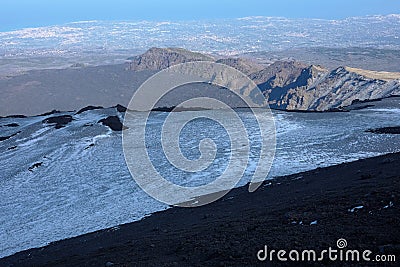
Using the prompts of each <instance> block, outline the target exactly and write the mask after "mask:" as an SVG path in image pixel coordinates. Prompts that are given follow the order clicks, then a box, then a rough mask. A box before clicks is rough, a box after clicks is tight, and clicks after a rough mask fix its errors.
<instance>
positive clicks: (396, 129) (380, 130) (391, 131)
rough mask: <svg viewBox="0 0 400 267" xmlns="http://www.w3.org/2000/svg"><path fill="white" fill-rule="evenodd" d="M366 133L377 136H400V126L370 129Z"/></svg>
mask: <svg viewBox="0 0 400 267" xmlns="http://www.w3.org/2000/svg"><path fill="white" fill-rule="evenodd" d="M366 132H367V133H375V134H400V126H394V127H383V128H377V129H369V130H366Z"/></svg>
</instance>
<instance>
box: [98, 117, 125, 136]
mask: <svg viewBox="0 0 400 267" xmlns="http://www.w3.org/2000/svg"><path fill="white" fill-rule="evenodd" d="M98 122H99V123H101V124H103V125H105V126H108V127H110V129H111V130H113V131H117V132H120V131H122V130H125V129H127V127H126V126H124V125H123V124H122V122H121V121H120V119H119V117H118V116H110V117H107V118H104V119H101V120H99V121H98Z"/></svg>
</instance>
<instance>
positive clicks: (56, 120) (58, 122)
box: [42, 115, 73, 129]
mask: <svg viewBox="0 0 400 267" xmlns="http://www.w3.org/2000/svg"><path fill="white" fill-rule="evenodd" d="M72 120H73V118H72V116H71V115H61V116H55V117H50V118H47V119H44V120H43V121H42V122H43V123H46V124H54V127H55V128H56V129H60V128H63V127H65V125H67V124H68V123H70V122H71V121H72Z"/></svg>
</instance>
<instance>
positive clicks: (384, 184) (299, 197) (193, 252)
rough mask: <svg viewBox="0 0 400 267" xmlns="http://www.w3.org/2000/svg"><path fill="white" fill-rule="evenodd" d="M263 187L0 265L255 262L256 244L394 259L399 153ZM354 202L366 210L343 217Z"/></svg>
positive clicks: (398, 245) (398, 251)
mask: <svg viewBox="0 0 400 267" xmlns="http://www.w3.org/2000/svg"><path fill="white" fill-rule="evenodd" d="M268 184H269V182H265V183H264V186H262V187H261V188H260V189H258V190H257V191H256V192H254V193H248V191H247V187H242V188H238V189H235V190H233V191H231V192H230V193H229V194H228V195H227V196H225V197H224V198H223V199H221V200H219V201H217V202H214V203H212V204H210V205H206V206H203V207H200V208H173V209H169V210H166V211H163V212H158V213H155V214H153V215H152V216H149V217H147V218H145V219H143V220H141V221H139V222H134V223H131V224H127V225H122V226H120V228H119V229H108V230H103V231H99V232H95V233H91V234H87V235H83V236H80V237H77V238H72V239H68V240H64V241H60V242H56V243H52V244H50V245H49V246H47V247H44V248H40V249H32V250H28V251H25V252H21V253H17V254H15V255H13V256H11V257H8V258H4V259H1V260H0V266H83V265H85V266H254V265H258V264H260V262H257V260H256V253H257V251H258V250H260V249H262V248H263V247H264V245H268V246H269V248H270V249H286V250H291V249H298V250H301V249H316V250H319V251H321V250H323V249H328V247H329V246H331V247H333V248H336V241H337V240H338V239H339V238H345V239H346V240H347V243H348V247H347V248H348V249H360V250H362V251H363V250H366V249H369V250H372V251H373V252H374V253H380V252H383V253H385V254H394V255H396V257H397V260H400V206H399V205H400V153H398V154H390V155H386V156H381V157H377V158H371V159H365V160H360V161H357V162H353V163H348V164H342V165H338V166H333V167H329V168H324V169H317V170H313V171H309V172H305V173H301V174H296V175H291V176H287V177H282V178H277V179H276V180H274V181H273V182H272V184H271V185H268ZM390 203H391V204H390ZM356 206H364V208H362V209H358V210H355V211H354V212H350V211H349V210H350V209H352V208H354V207H356ZM385 207H386V208H385ZM315 220H317V224H316V225H310V223H311V222H312V221H315ZM300 221H302V224H299V222H300ZM294 222H297V223H294ZM325 263H326V262H325ZM309 264H310V263H303V264H301V265H309ZM343 264H344V262H338V263H336V265H337V266H342V265H343ZM260 265H261V266H269V265H268V263H267V262H264V263H261V264H260ZM274 265H276V262H275V264H274ZM297 265H298V264H296V266H297ZM348 265H351V264H350V263H348ZM361 265H365V264H364V263H362V264H361ZM351 266H352V265H351ZM390 266H395V265H390Z"/></svg>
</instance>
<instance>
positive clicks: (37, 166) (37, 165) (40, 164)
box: [28, 162, 43, 172]
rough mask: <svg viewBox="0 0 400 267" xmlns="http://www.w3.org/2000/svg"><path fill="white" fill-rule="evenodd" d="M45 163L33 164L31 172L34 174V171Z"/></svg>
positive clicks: (30, 168)
mask: <svg viewBox="0 0 400 267" xmlns="http://www.w3.org/2000/svg"><path fill="white" fill-rule="evenodd" d="M42 164H43V162H38V163H35V164H33V165H32V166H30V167H29V169H28V170H29V171H30V172H32V171H33V170H34V169H36V168H39V167H40V166H42Z"/></svg>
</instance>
